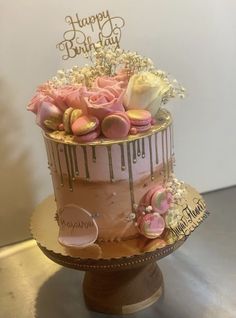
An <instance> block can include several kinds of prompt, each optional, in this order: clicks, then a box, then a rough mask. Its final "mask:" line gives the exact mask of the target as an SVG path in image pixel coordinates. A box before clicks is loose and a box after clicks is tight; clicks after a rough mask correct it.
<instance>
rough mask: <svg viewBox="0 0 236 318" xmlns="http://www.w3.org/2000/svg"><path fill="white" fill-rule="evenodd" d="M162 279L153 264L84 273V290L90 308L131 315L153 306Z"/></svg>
mask: <svg viewBox="0 0 236 318" xmlns="http://www.w3.org/2000/svg"><path fill="white" fill-rule="evenodd" d="M162 286H163V278H162V273H161V270H160V269H159V267H158V266H157V264H156V263H155V262H153V263H150V264H147V265H144V266H140V267H137V268H132V269H126V270H120V271H112V272H99V271H96V272H86V274H85V278H84V283H83V289H84V298H85V302H86V305H87V306H88V308H89V309H91V310H93V311H97V312H103V313H107V314H130V313H133V312H136V311H139V310H142V309H144V308H146V307H148V306H150V305H152V304H153V303H154V302H155V301H156V300H157V299H158V298H160V296H161V294H162V289H163V288H162Z"/></svg>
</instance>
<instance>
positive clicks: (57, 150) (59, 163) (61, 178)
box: [56, 144, 64, 187]
mask: <svg viewBox="0 0 236 318" xmlns="http://www.w3.org/2000/svg"><path fill="white" fill-rule="evenodd" d="M59 147H60V144H56V152H57V162H58V167H59V172H60V184H61V186H62V187H63V186H64V181H63V174H62V169H61V158H60V153H59V149H58V148H59Z"/></svg>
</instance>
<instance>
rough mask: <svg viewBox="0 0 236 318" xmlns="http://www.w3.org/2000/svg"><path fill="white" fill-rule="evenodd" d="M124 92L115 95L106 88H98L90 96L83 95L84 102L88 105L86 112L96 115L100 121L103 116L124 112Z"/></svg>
mask: <svg viewBox="0 0 236 318" xmlns="http://www.w3.org/2000/svg"><path fill="white" fill-rule="evenodd" d="M123 95H124V92H122V93H121V94H120V95H119V96H118V97H116V96H115V95H114V94H113V93H112V92H110V91H109V90H108V89H98V88H97V91H96V92H94V93H93V94H92V95H91V96H90V97H85V102H86V104H87V107H88V113H89V114H90V115H93V116H95V117H97V118H98V119H99V120H100V121H101V120H103V118H104V117H106V116H108V115H110V114H112V113H114V112H117V111H121V112H124V111H125V110H124V107H123V104H122V100H123Z"/></svg>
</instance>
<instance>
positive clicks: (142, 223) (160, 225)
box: [137, 213, 165, 239]
mask: <svg viewBox="0 0 236 318" xmlns="http://www.w3.org/2000/svg"><path fill="white" fill-rule="evenodd" d="M137 224H138V229H139V232H140V233H141V234H142V235H144V236H145V237H147V238H150V239H154V238H157V237H159V236H160V235H161V234H162V233H163V231H164V229H165V221H164V219H163V217H162V216H161V215H160V214H159V213H148V214H146V215H142V216H140V217H139V218H138V220H137Z"/></svg>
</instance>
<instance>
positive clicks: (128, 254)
mask: <svg viewBox="0 0 236 318" xmlns="http://www.w3.org/2000/svg"><path fill="white" fill-rule="evenodd" d="M55 211H56V204H55V202H54V197H53V196H50V197H48V198H47V199H45V200H44V201H43V202H42V203H41V204H39V205H38V207H37V208H36V209H35V211H34V213H33V216H32V220H31V231H32V234H33V237H34V238H35V240H36V241H37V244H38V246H39V247H40V249H41V250H42V251H43V253H44V254H45V255H46V256H47V257H48V258H50V259H51V260H52V261H54V262H55V263H57V264H60V265H62V266H65V267H69V268H73V269H77V270H82V271H85V272H86V274H85V277H84V282H83V292H84V298H85V302H86V304H87V307H88V308H89V309H91V310H94V311H97V312H103V313H109V314H128V313H133V312H136V311H139V310H141V309H144V308H146V307H148V306H150V305H152V304H153V303H154V302H155V301H156V300H157V299H159V298H160V296H161V295H162V290H163V277H162V273H161V270H160V269H159V267H158V265H157V264H156V261H158V260H160V259H161V258H163V257H165V256H167V255H169V254H170V253H172V252H173V251H174V250H176V249H177V248H178V247H179V246H180V245H182V244H183V242H184V240H185V239H182V240H180V241H177V242H176V243H175V244H172V245H168V246H166V247H164V248H160V249H157V250H155V251H153V252H146V253H143V254H140V253H139V254H138V250H137V248H136V247H137V239H136V240H135V239H133V240H129V241H124V242H114V243H101V244H99V245H100V246H101V248H102V250H103V255H104V256H103V258H97V259H96V258H91V257H86V254H85V255H82V257H73V256H71V255H69V254H68V252H67V251H66V250H65V249H64V247H63V246H61V245H60V244H59V243H58V241H57V236H58V225H57V222H56V221H55V219H54V216H55ZM109 253H110V256H109Z"/></svg>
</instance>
